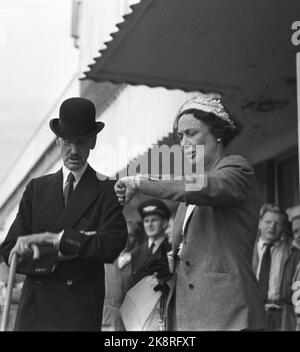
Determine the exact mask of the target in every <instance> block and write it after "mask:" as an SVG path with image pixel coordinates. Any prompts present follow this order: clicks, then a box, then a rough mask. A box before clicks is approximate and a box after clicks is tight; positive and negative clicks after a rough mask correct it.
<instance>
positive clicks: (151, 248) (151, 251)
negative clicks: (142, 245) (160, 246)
mask: <svg viewBox="0 0 300 352" xmlns="http://www.w3.org/2000/svg"><path fill="white" fill-rule="evenodd" d="M154 247H155V243H154V242H152V243H151V245H150V247H149V253H150V255H152V254H153V251H154Z"/></svg>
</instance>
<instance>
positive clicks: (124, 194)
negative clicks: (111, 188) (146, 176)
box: [115, 176, 137, 205]
mask: <svg viewBox="0 0 300 352" xmlns="http://www.w3.org/2000/svg"><path fill="white" fill-rule="evenodd" d="M115 192H116V195H117V197H118V201H119V202H120V204H121V205H124V204H126V203H128V202H130V201H131V199H132V198H133V196H134V195H135V193H136V192H137V185H136V182H135V177H134V176H127V177H122V178H120V179H119V180H118V181H117V182H116V184H115Z"/></svg>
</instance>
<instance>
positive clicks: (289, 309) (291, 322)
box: [280, 215, 300, 331]
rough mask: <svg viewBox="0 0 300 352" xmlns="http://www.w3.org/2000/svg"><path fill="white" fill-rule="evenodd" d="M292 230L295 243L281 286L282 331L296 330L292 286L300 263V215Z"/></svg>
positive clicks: (296, 218)
mask: <svg viewBox="0 0 300 352" xmlns="http://www.w3.org/2000/svg"><path fill="white" fill-rule="evenodd" d="M291 229H292V236H293V241H292V242H291V244H290V246H289V256H288V258H287V260H286V263H285V265H284V269H283V274H282V282H281V286H280V301H281V306H282V316H281V328H280V330H281V331H295V330H296V315H295V311H294V306H293V302H292V296H293V290H292V285H293V278H294V276H295V273H296V269H297V265H298V264H299V263H300V215H298V216H295V217H294V218H293V219H292V221H291Z"/></svg>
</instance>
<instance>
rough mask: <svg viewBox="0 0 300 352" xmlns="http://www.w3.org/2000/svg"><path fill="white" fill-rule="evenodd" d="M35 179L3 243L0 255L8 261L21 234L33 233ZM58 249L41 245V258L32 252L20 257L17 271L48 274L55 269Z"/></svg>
mask: <svg viewBox="0 0 300 352" xmlns="http://www.w3.org/2000/svg"><path fill="white" fill-rule="evenodd" d="M33 183H34V181H33V180H32V181H30V182H29V183H28V185H27V187H26V189H25V192H24V194H23V197H22V199H21V202H20V205H19V209H18V213H17V216H16V218H15V220H14V222H13V224H12V225H11V227H10V229H9V231H8V234H7V236H6V238H5V240H4V242H3V243H2V245H1V248H0V255H2V256H3V258H4V260H5V262H6V263H7V262H8V257H9V253H10V251H11V250H12V248H13V247H14V245H15V243H16V241H17V239H18V237H19V236H26V235H29V234H33V226H32V195H33V187H34V185H33ZM57 254H58V250H57V249H55V248H53V247H52V246H45V247H40V258H39V259H37V260H33V259H32V254H28V255H25V256H23V257H21V258H20V261H19V263H18V266H17V272H18V273H22V274H30V275H48V274H50V273H51V272H52V271H53V268H54V264H55V262H56V259H57Z"/></svg>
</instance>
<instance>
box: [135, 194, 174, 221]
mask: <svg viewBox="0 0 300 352" xmlns="http://www.w3.org/2000/svg"><path fill="white" fill-rule="evenodd" d="M138 211H139V214H140V215H141V217H142V218H144V217H145V216H147V215H150V214H157V215H160V216H162V217H163V218H165V219H169V217H170V210H169V208H168V207H167V206H166V204H165V203H164V202H162V201H161V200H159V199H156V198H152V199H149V200H146V201H145V202H143V203H141V204H140V205H139V207H138Z"/></svg>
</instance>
